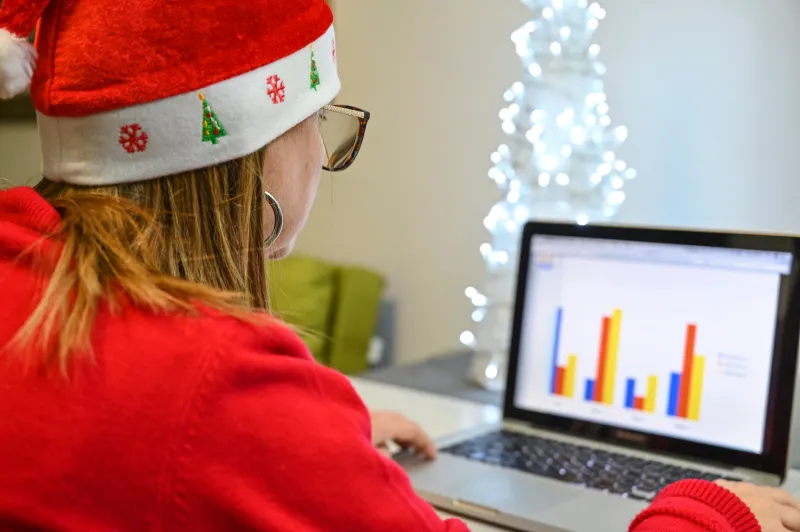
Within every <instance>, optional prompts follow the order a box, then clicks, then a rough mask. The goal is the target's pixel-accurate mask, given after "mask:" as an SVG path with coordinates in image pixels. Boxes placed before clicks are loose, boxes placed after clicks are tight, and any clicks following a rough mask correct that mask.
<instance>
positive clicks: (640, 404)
mask: <svg viewBox="0 0 800 532" xmlns="http://www.w3.org/2000/svg"><path fill="white" fill-rule="evenodd" d="M633 409H634V410H644V397H634V398H633Z"/></svg>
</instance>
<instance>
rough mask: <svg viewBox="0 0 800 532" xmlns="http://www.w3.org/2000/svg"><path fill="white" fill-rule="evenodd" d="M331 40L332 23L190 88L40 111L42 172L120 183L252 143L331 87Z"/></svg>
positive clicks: (335, 81)
mask: <svg viewBox="0 0 800 532" xmlns="http://www.w3.org/2000/svg"><path fill="white" fill-rule="evenodd" d="M335 46H336V45H335V40H334V32H333V27H332V26H331V27H330V28H329V29H328V30H327V31H326V32H325V34H323V35H322V36H321V37H320V38H319V39H317V40H316V41H315V42H314V43H312V45H310V46H306V47H305V48H303V49H301V50H298V51H297V52H295V53H293V54H292V55H290V56H287V57H284V58H283V59H280V60H278V61H275V62H274V63H272V64H270V65H267V66H264V67H261V68H258V69H256V70H253V71H251V72H248V73H246V74H243V75H240V76H237V77H235V78H232V79H228V80H225V81H222V82H220V83H217V84H214V85H211V86H209V87H205V88H203V89H201V90H197V91H193V92H191V93H186V94H181V95H178V96H174V97H172V98H166V99H163V100H158V101H155V102H151V103H147V104H143V105H138V106H134V107H128V108H125V109H119V110H115V111H110V112H106V113H99V114H94V115H90V116H86V117H77V118H75V117H50V116H46V115H43V114H41V113H39V115H38V120H39V133H40V136H41V140H42V152H43V174H44V176H45V177H47V178H48V179H50V180H52V181H59V182H66V183H72V184H77V185H108V184H116V183H127V182H133V181H143V180H146V179H153V178H157V177H162V176H167V175H170V174H174V173H179V172H184V171H187V170H193V169H197V168H204V167H207V166H212V165H215V164H218V163H222V162H225V161H230V160H233V159H237V158H239V157H243V156H245V155H248V154H250V153H253V152H255V151H258V150H259V149H261V148H263V147H264V146H266V145H267V144H269V143H270V142H271V141H272V140H274V139H275V138H277V137H279V136H280V135H281V134H283V133H285V132H286V131H288V130H290V129H291V128H292V127H294V126H295V125H297V124H298V123H300V122H302V121H303V120H304V119H306V118H308V117H309V116H311V115H312V114H314V113H315V112H316V111H318V110H319V109H320V108H321V107H322V106H323V105H325V104H327V103H329V102H330V101H331V100H333V98H334V97H335V96H336V95H337V94H338V92H339V89H340V81H339V77H338V74H337V70H336V59H335V55H336V54H335V51H334V50H335ZM312 50H313V54H314V59H315V65H316V69H317V70H318V73H319V80H318V81H319V84H318V85H316V86H315V87H312V85H313V83H311V70H312V69H311V54H312ZM206 104H207V106H206ZM208 111H211V114H212V116H208ZM204 122H205V124H204ZM214 130H217V133H215V132H214ZM223 134H224V135H223Z"/></svg>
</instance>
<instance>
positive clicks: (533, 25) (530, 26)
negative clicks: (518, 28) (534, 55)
mask: <svg viewBox="0 0 800 532" xmlns="http://www.w3.org/2000/svg"><path fill="white" fill-rule="evenodd" d="M525 31H527V32H528V33H533V32H534V31H536V23H535V22H534V21H532V20H529V21H528V22H526V23H525Z"/></svg>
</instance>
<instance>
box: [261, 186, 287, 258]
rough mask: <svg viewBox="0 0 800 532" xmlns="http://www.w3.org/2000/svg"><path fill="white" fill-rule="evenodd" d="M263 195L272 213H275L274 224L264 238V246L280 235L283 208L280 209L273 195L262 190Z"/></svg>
mask: <svg viewBox="0 0 800 532" xmlns="http://www.w3.org/2000/svg"><path fill="white" fill-rule="evenodd" d="M264 196H266V198H267V203H269V206H270V207H272V213H273V214H274V215H275V225H274V226H273V228H272V233H270V235H269V236H268V237H267V238H266V239H265V240H264V247H269V246H271V245H272V244H274V243H275V241H276V240H278V237H279V236H281V231H283V210H281V206H280V204H278V200H276V199H275V196H273V195H272V194H270V193H269V192H266V191H264Z"/></svg>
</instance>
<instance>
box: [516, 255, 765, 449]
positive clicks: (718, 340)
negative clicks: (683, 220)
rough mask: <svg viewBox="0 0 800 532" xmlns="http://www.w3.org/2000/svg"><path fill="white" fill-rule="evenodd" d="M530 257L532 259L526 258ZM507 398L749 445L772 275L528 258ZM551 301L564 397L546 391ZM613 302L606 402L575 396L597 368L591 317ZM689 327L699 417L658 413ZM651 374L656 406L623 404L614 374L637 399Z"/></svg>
mask: <svg viewBox="0 0 800 532" xmlns="http://www.w3.org/2000/svg"><path fill="white" fill-rule="evenodd" d="M532 262H533V261H532ZM531 267H532V268H534V270H533V271H532V272H531V279H530V281H529V285H528V296H527V306H528V310H527V312H526V315H525V316H524V324H523V327H524V330H523V331H524V332H523V338H522V343H521V352H520V365H519V368H520V372H519V376H518V381H517V382H518V384H517V397H516V403H517V406H518V407H520V408H525V409H529V410H537V411H544V412H549V413H553V414H559V415H565V416H570V417H575V418H581V419H586V420H590V421H594V422H599V423H604V424H610V425H616V426H620V427H626V428H631V429H635V430H641V431H645V432H651V433H658V434H663V435H668V436H672V437H677V438H682V439H686V440H693V441H698V442H703V443H709V444H712V445H718V446H721V447H727V448H732V449H738V450H744V451H750V452H754V453H760V452H761V451H762V447H763V434H764V424H765V418H766V401H767V393H768V389H769V376H770V369H771V365H772V347H773V336H774V329H775V319H776V313H777V307H778V305H777V303H778V291H779V286H780V276H779V275H778V274H776V273H769V272H754V271H744V270H725V269H717V268H707V267H696V266H686V265H677V264H655V263H645V262H634V261H625V260H604V259H596V258H585V257H568V256H567V257H563V256H562V257H557V258H556V259H555V262H554V263H553V266H552V267H551V268H541V267H537V266H536V265H535V264H532V266H531ZM559 306H561V307H562V308H563V315H562V323H561V341H560V346H559V356H558V363H559V365H566V361H567V356H568V355H569V354H573V353H574V354H576V355H578V367H577V377H576V381H575V397H574V398H573V399H569V398H562V397H554V396H551V395H550V393H549V391H550V378H551V369H550V368H551V363H552V342H553V333H554V324H555V312H556V308H557V307H559ZM615 308H619V309H621V310H622V322H621V329H620V339H619V350H618V356H617V372H616V379H615V382H614V402H613V405H611V406H602V405H598V404H595V403H591V402H586V401H585V400H584V390H585V383H586V379H587V378H591V379H594V378H595V376H596V371H597V359H598V356H599V344H600V333H601V323H602V317H603V316H610V315H611V312H612V311H613V309H615ZM689 323H695V324H696V325H697V337H696V344H695V345H696V348H695V352H696V353H697V354H699V355H704V356H705V357H706V363H705V375H704V378H703V396H702V403H701V410H700V420H699V421H690V420H684V419H676V418H673V417H668V416H667V415H666V412H667V406H668V401H669V384H670V373H672V372H680V371H681V370H682V365H683V352H684V344H685V339H686V326H687V324H689ZM648 375H656V376H657V377H658V391H657V396H656V412H655V413H654V414H651V413H644V412H636V411H633V410H628V409H625V408H623V406H624V404H625V397H624V396H625V380H626V378H629V377H630V378H635V379H636V381H637V382H636V386H637V387H636V394H637V395H644V394H645V391H646V386H647V377H648Z"/></svg>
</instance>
